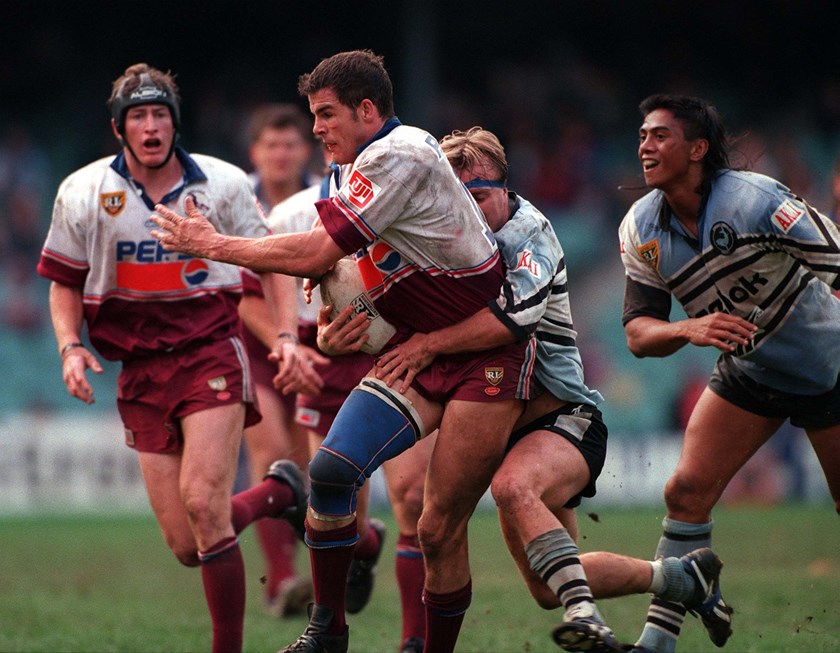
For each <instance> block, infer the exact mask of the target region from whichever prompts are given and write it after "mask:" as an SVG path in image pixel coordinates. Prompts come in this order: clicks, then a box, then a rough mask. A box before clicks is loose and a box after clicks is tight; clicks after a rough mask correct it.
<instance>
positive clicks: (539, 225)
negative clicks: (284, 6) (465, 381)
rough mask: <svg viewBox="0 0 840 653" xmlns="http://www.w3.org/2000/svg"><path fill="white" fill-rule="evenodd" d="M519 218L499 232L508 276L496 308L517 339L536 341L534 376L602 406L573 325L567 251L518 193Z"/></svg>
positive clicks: (563, 395)
mask: <svg viewBox="0 0 840 653" xmlns="http://www.w3.org/2000/svg"><path fill="white" fill-rule="evenodd" d="M511 196H512V197H513V199H514V200H515V209H514V212H513V215H512V216H511V217H510V219H509V220H508V221H507V222H506V223H505V225H504V226H503V227H502V228H501V229H499V230H498V231H496V232H495V235H496V241H497V242H498V243H499V250H500V251H501V253H502V256H503V257H504V260H505V267H506V268H507V274H506V276H505V281H504V284H503V285H502V289H501V292H500V293H499V296H498V298H497V299H496V301H495V302H491V303H490V309H491V310H492V311H493V313H494V314H495V315H496V317H498V318H499V320H501V322H502V323H503V324H504V325H505V326H507V327H508V328H509V329H510V330H511V332H512V333H513V334H514V336H516V339H517V340H525V339H526V338H529V337H531V336H535V338H536V344H537V362H536V366H535V367H534V376H536V377H537V379H538V380H539V382H540V384H541V385H542V386H543V387H544V388H546V389H547V390H548V391H550V392H551V393H552V394H553V395H554V396H555V397H557V398H558V399H562V400H563V401H568V402H571V403H576V404H592V405H598V404H600V403H601V402H602V401H603V400H604V398H603V397H602V396H601V393H599V392H598V391H597V390H591V389H589V388H588V387H587V386H586V383H585V382H584V378H583V362H582V360H581V357H580V351H579V350H578V347H577V331H575V328H574V325H573V323H572V308H571V303H570V301H569V288H568V275H567V272H566V259H565V257H564V255H563V247H562V246H561V245H560V241H559V240H557V234H555V233H554V228H553V227H552V226H551V223H550V222H549V221H548V218H546V217H545V216H544V215H543V214H542V213H540V211H538V210H537V208H536V207H535V206H534V205H533V204H531V203H530V202H528V201H527V200H525V199H523V198H522V197H519V196H517V195H515V194H513V193H511Z"/></svg>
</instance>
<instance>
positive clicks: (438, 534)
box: [417, 510, 452, 561]
mask: <svg viewBox="0 0 840 653" xmlns="http://www.w3.org/2000/svg"><path fill="white" fill-rule="evenodd" d="M451 535H452V534H451V533H448V532H447V529H446V525H445V524H444V523H443V520H442V519H440V518H438V516H437V515H436V514H434V513H433V512H432V511H430V510H425V511H424V512H423V514H422V515H421V517H420V520H419V521H418V522H417V539H418V540H419V541H420V549H421V550H422V551H423V557H424V558H425V559H426V560H427V561H434V560H437V559H439V558H440V557H442V555H443V552H444V548H445V545H446V544H447V543H448V542H450V541H451Z"/></svg>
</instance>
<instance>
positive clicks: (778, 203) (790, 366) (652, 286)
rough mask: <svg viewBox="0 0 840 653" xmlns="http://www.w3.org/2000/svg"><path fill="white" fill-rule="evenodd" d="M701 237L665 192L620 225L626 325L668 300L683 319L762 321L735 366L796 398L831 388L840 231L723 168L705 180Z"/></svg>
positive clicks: (660, 312)
mask: <svg viewBox="0 0 840 653" xmlns="http://www.w3.org/2000/svg"><path fill="white" fill-rule="evenodd" d="M697 229H698V237H697V238H694V237H693V236H691V235H689V234H688V233H687V232H686V231H685V229H683V227H682V226H681V225H680V223H679V222H678V221H677V220H676V218H675V217H674V215H673V213H672V212H671V210H670V207H668V204H667V202H666V201H665V198H664V195H663V194H662V192H661V191H659V190H655V191H653V192H651V193H648V194H647V195H645V196H644V197H643V198H641V199H640V200H638V201H637V202H636V203H635V204H634V205H633V206H632V207H631V208H630V211H629V212H628V213H627V215H626V216H625V218H624V220H623V221H622V223H621V227H620V228H619V237H620V241H621V258H622V261H623V263H624V268H625V272H626V275H627V286H626V292H625V303H624V315H623V321H624V323H625V324H626V323H627V322H629V321H630V320H632V319H633V318H635V317H639V316H643V315H646V316H651V317H656V318H659V319H665V320H667V319H668V315H669V312H670V297H671V295H673V296H674V297H675V298H676V299H677V300H678V301H679V302H680V304H682V306H683V308H684V309H685V312H686V314H687V315H688V316H689V317H700V316H703V315H705V314H707V313H711V312H714V311H725V312H727V313H730V314H732V315H738V316H740V317H743V318H745V319H747V320H749V321H750V322H752V323H753V324H755V325H756V326H758V327H759V330H758V332H757V333H756V335H755V337H754V338H753V340H752V342H751V343H750V344H748V345H747V346H741V347H738V349H737V350H736V351H735V352H734V353H732V354H723V355H724V356H731V357H732V362H733V364H734V365H735V366H736V367H737V368H738V369H739V370H741V371H742V372H743V373H744V374H746V375H747V376H749V377H750V378H752V379H754V380H755V381H757V382H759V383H762V384H764V385H767V386H769V387H771V388H775V389H778V390H782V391H785V392H791V393H796V394H808V395H814V394H820V393H823V392H826V391H828V390H829V389H831V388H833V387H834V386H835V384H836V383H837V377H838V373H839V372H840V301H838V300H837V299H836V298H835V297H834V296H833V294H832V290H837V289H838V288H840V280H839V279H838V273H840V231H839V230H838V228H837V225H836V224H834V223H833V222H832V221H831V220H829V219H828V218H827V217H826V216H824V215H822V214H820V213H819V212H817V211H816V210H815V209H813V208H812V207H811V206H809V205H808V204H807V203H806V202H805V201H803V200H802V199H801V198H799V197H796V196H795V195H793V193H791V191H790V190H789V189H788V188H786V187H785V186H783V185H782V184H781V183H779V182H778V181H776V180H774V179H771V178H770V177H766V176H764V175H760V174H756V173H750V172H737V171H733V170H723V171H721V172H719V173H718V174H717V176H716V177H715V178H714V179H713V180H712V182H711V189H710V191H709V192H708V194H707V195H706V196H705V197H704V201H703V204H702V207H701V211H700V215H699V216H698V221H697Z"/></svg>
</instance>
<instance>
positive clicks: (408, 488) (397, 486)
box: [388, 482, 423, 523]
mask: <svg viewBox="0 0 840 653" xmlns="http://www.w3.org/2000/svg"><path fill="white" fill-rule="evenodd" d="M388 489H389V495H390V499H391V502H392V503H393V504H394V512H395V513H396V512H399V513H400V514H402V515H403V516H404V518H405V519H407V520H409V521H412V522H414V523H417V521H418V520H419V519H420V515H421V514H422V512H423V484H422V482H421V483H419V484H418V483H412V482H397V483H389V488H388ZM397 506H399V508H397Z"/></svg>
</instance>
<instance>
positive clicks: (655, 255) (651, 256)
mask: <svg viewBox="0 0 840 653" xmlns="http://www.w3.org/2000/svg"><path fill="white" fill-rule="evenodd" d="M636 251H637V252H639V256H641V257H642V258H643V259H644V261H645V263H647V264H648V265H649V266H650V267H652V268H653V269H654V270H656V271H657V272H658V271H659V241H658V240H652V241H650V242H649V243H645V244H644V245H639V246H638V247H637V248H636Z"/></svg>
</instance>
